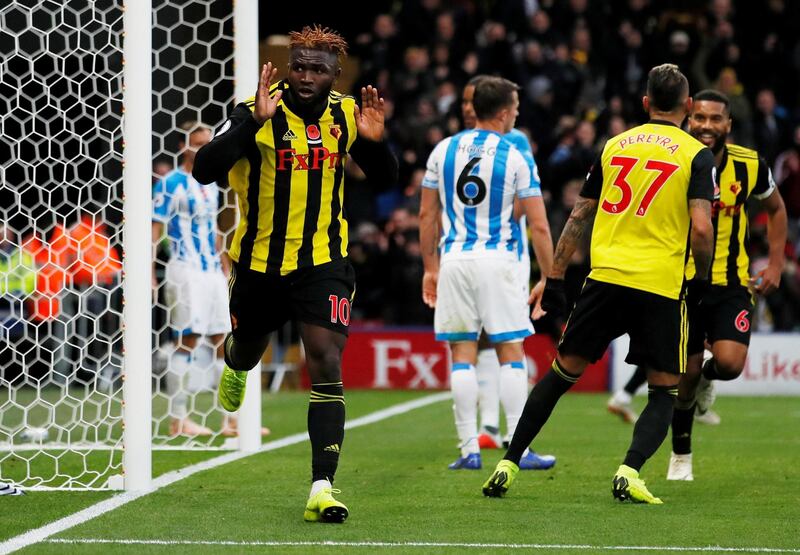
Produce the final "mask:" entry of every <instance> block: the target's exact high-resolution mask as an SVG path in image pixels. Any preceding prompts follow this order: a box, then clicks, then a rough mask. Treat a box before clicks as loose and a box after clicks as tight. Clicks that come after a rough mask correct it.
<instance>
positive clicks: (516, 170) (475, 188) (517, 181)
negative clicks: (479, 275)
mask: <svg viewBox="0 0 800 555" xmlns="http://www.w3.org/2000/svg"><path fill="white" fill-rule="evenodd" d="M518 133H519V132H518ZM522 136H523V137H524V135H522ZM514 140H518V139H516V138H515V139H514ZM526 143H527V139H526ZM528 149H530V147H528ZM422 186H423V187H426V188H429V189H437V190H438V191H439V198H440V200H441V203H442V206H443V207H444V210H443V211H442V239H441V243H440V249H441V255H442V260H443V261H444V260H446V259H447V258H455V257H457V258H477V257H485V256H487V255H489V256H491V255H492V254H493V253H496V254H499V255H503V256H508V255H509V254H511V255H512V256H513V257H514V258H517V259H518V258H519V249H520V248H521V246H522V243H521V242H522V233H523V230H521V229H520V226H519V222H517V221H515V220H514V198H515V196H516V197H519V198H528V197H533V196H541V194H542V192H541V188H540V186H539V179H538V173H537V171H536V165H535V163H534V161H533V155H532V154H530V155H529V156H528V157H526V156H525V155H524V154H523V153H522V152H521V151H520V149H519V148H518V147H517V146H515V145H514V144H513V143H512V141H510V140H508V139H506V138H504V137H503V136H502V135H501V134H499V133H496V132H494V131H487V130H485V129H471V130H467V131H462V132H461V133H458V134H457V135H453V136H452V137H448V138H446V139H445V140H443V141H442V142H440V143H439V144H438V145H436V148H434V150H433V152H432V153H431V155H430V157H429V158H428V166H427V171H426V173H425V178H424V179H423V181H422Z"/></svg>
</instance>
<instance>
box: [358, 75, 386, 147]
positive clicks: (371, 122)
mask: <svg viewBox="0 0 800 555" xmlns="http://www.w3.org/2000/svg"><path fill="white" fill-rule="evenodd" d="M355 116H356V128H357V129H358V134H359V136H361V137H364V138H365V139H369V140H371V141H380V140H381V139H382V138H383V123H384V117H385V116H384V103H383V99H382V98H379V97H378V89H376V88H375V87H373V86H372V85H367V86H366V87H361V108H359V107H358V105H357V104H356V110H355Z"/></svg>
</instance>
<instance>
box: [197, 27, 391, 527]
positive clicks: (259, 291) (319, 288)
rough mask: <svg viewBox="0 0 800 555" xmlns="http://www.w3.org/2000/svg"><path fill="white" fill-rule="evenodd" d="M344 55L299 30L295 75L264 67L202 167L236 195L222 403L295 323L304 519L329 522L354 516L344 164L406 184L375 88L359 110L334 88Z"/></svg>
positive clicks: (292, 51) (293, 38)
mask: <svg viewBox="0 0 800 555" xmlns="http://www.w3.org/2000/svg"><path fill="white" fill-rule="evenodd" d="M346 49H347V43H346V42H345V40H344V39H343V38H342V37H341V36H340V35H339V34H338V33H336V32H335V31H332V30H330V29H328V28H323V27H320V26H316V25H315V26H312V27H304V28H303V29H302V31H299V32H292V33H290V34H289V65H288V76H287V77H286V79H284V80H281V81H278V82H277V83H273V81H274V79H275V78H276V77H277V69H275V68H273V67H272V64H271V63H267V64H265V65H264V66H263V67H262V70H261V76H260V79H259V84H258V91H257V93H256V95H255V96H254V97H253V98H251V99H249V100H247V101H245V102H243V103H241V104H239V105H237V106H236V107H235V108H234V109H233V111H232V112H231V114H230V117H229V118H228V119H227V121H225V123H224V124H223V125H222V126H221V127H220V128H219V129H218V130H217V132H216V134H215V136H214V138H213V139H212V140H211V142H210V143H209V144H207V145H206V146H205V147H203V148H202V149H201V150H200V151H199V152H198V153H197V156H196V159H195V166H194V171H193V174H194V176H195V178H196V179H197V180H198V181H199V182H201V183H208V182H210V181H214V180H217V181H218V180H220V179H221V178H224V177H226V176H227V181H228V183H229V184H230V186H231V188H232V189H233V190H234V191H235V192H236V194H237V196H238V205H239V216H240V219H239V225H238V228H237V229H236V232H235V234H234V238H233V242H232V245H231V247H230V250H229V255H230V257H231V259H232V261H233V264H232V272H231V278H230V285H229V291H230V306H229V308H230V314H231V323H232V327H233V332H232V334H231V335H230V336H228V338H227V340H226V343H225V363H226V367H225V370H224V372H223V375H222V378H221V381H220V390H219V396H220V402H221V404H222V405H223V407H225V408H226V409H227V410H236V409H238V407H239V405H240V404H241V401H242V398H243V396H244V385H245V381H246V378H245V376H246V372H247V370H250V369H251V368H253V367H254V366H256V364H257V363H258V362H259V360H260V359H261V356H262V354H263V352H264V350H265V349H266V346H267V342H268V336H269V333H270V332H272V331H274V330H276V329H278V328H279V327H281V326H282V325H283V324H284V323H285V322H286V321H287V320H289V319H291V320H294V321H296V322H298V324H299V328H300V336H301V338H302V340H303V343H304V345H305V351H306V359H307V363H308V364H307V366H308V371H309V374H310V377H311V383H312V387H311V399H310V406H309V414H308V425H309V435H310V437H311V444H312V480H313V485H312V491H311V496H310V498H309V501H308V503H307V506H306V511H305V519H306V520H310V521H327V522H342V521H344V519H345V518H346V517H347V508H346V507H345V506H344V505H343V504H342V503H340V502H339V501H336V500H335V499H333V497H332V496H331V483H332V481H333V475H334V473H335V471H336V467H337V464H338V459H339V452H340V448H341V443H342V439H343V437H344V398H343V394H342V376H341V354H342V350H343V348H344V344H345V341H346V337H347V330H348V326H349V324H350V302H351V300H352V297H353V293H354V290H355V278H354V272H353V267H352V266H351V265H350V262H349V261H348V259H347V221H346V220H345V217H344V213H343V210H342V204H343V199H344V192H343V179H344V164H345V160H346V158H347V157H348V155H352V157H353V160H354V161H355V162H357V163H358V164H359V165H360V167H361V169H362V170H363V171H364V173H365V174H366V176H367V179H368V180H369V181H370V182H371V183H372V184H374V185H376V186H390V185H393V184H394V183H395V182H396V180H397V160H396V159H395V157H394V156H393V155H392V153H391V151H390V150H389V148H388V146H387V144H386V142H385V141H384V140H383V135H384V102H383V99H382V98H379V96H378V91H377V90H376V89H374V88H373V87H372V86H367V87H364V88H362V89H361V106H360V107H359V106H358V105H357V104H356V101H355V99H354V98H352V97H350V96H345V95H343V94H340V93H338V92H335V91H334V90H333V85H334V83H335V81H336V79H337V77H339V75H340V74H341V71H342V69H341V58H342V57H343V56H345V55H346Z"/></svg>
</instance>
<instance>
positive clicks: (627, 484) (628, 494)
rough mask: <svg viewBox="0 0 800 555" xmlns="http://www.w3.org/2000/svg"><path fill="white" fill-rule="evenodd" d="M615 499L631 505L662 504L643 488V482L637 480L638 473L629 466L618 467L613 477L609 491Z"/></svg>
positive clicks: (639, 479)
mask: <svg viewBox="0 0 800 555" xmlns="http://www.w3.org/2000/svg"><path fill="white" fill-rule="evenodd" d="M611 493H613V494H614V498H615V499H619V500H620V501H632V502H633V503H649V504H651V505H662V504H663V503H664V502H663V501H661V499H659V498H658V497H656V496H655V495H653V494H652V493H650V491H649V490H648V489H647V487H645V485H644V480H642V479H641V478H639V473H638V472H637V471H636V470H634V469H632V468H631V467H630V466H625V465H624V464H623V465H620V467H619V468H618V469H617V473H616V474H615V475H614V485H613V487H612V489H611Z"/></svg>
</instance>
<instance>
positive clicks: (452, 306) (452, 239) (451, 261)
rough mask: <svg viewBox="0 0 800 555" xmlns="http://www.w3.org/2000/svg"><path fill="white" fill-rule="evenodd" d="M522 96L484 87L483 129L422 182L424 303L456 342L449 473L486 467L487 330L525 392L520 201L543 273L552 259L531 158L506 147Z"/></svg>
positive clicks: (459, 143)
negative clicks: (483, 374)
mask: <svg viewBox="0 0 800 555" xmlns="http://www.w3.org/2000/svg"><path fill="white" fill-rule="evenodd" d="M518 90H519V87H518V86H517V85H515V84H514V83H512V82H510V81H508V80H506V79H501V78H499V77H485V78H482V79H481V80H479V81H478V83H476V84H475V92H474V98H473V107H474V110H475V114H476V118H477V121H476V125H475V128H474V129H468V130H465V131H462V132H461V133H458V134H456V135H454V136H452V137H448V138H447V139H445V140H443V141H442V142H440V143H439V144H438V145H437V146H436V147H435V148H434V150H433V152H432V153H431V155H430V157H429V159H428V164H427V172H426V174H425V178H424V179H423V182H422V186H423V190H422V200H421V206H420V243H421V248H422V255H423V262H424V265H425V274H424V276H423V282H422V296H423V300H424V301H425V303H426V304H428V305H429V306H431V307H435V309H436V312H435V315H434V328H435V330H436V338H437V339H439V340H442V341H447V342H449V343H450V349H451V351H452V355H453V356H452V373H451V379H450V381H451V388H452V391H453V400H454V410H455V420H456V429H457V431H458V436H459V441H460V449H461V454H460V456H459V458H458V459H457V460H456V461H455V462H454V463H453V464H452V465H450V468H451V469H479V468H480V467H481V458H480V449H479V446H478V428H477V403H478V379H477V376H476V373H475V363H476V358H477V351H478V336H479V334H480V332H481V330H485V331H486V334H487V337H488V339H489V341H490V342H491V343H493V344H494V345H495V350H496V353H497V357H498V359H499V361H500V366H501V372H503V371H505V370H504V367H507V370H508V371H510V372H513V373H515V374H516V375H520V376H523V380H522V384H521V387H523V388H524V389H523V391H525V390H527V373H526V372H525V362H524V351H523V350H522V341H523V340H524V339H525V337H527V336H529V335H530V334H531V333H532V332H533V330H532V328H531V323H530V318H529V315H528V308H527V300H528V299H527V297H528V296H527V280H522V279H521V278H520V272H519V264H520V262H519V255H518V251H517V249H518V245H519V242H520V240H521V237H520V236H521V230H520V227H519V224H518V221H517V220H516V219H515V218H514V200H515V198H519V199H520V202H521V204H522V207H523V209H524V211H525V213H526V214H527V216H528V219H529V221H530V227H531V233H532V237H533V246H534V251H535V252H536V257H537V260H538V261H539V264H540V265H541V266H542V268H543V269H544V270H545V271H548V270H549V269H550V266H551V264H552V259H553V243H552V239H551V237H550V227H549V225H548V223H547V215H546V213H545V209H544V202H543V201H542V197H541V189H540V188H539V181H538V179H535V178H534V174H533V172H534V171H535V168H534V167H533V165H532V163H531V162H532V158H531V159H530V160H529V159H526V158H525V157H524V156H523V154H522V153H521V152H520V151H519V149H518V148H517V147H516V146H514V145H513V144H512V143H511V142H510V141H508V140H507V139H505V138H504V136H505V134H507V133H508V132H509V131H511V129H512V128H513V127H514V122H515V120H516V117H517V110H518V107H519V96H518V92H517V91H518ZM443 207H444V210H443ZM440 229H441V231H442V232H441V233H440ZM440 239H441V241H440ZM440 243H441V244H440ZM440 250H441V256H440ZM440 260H441V263H440ZM529 274H530V272H528V275H529ZM543 287H544V283H541V282H540V283H539V284H537V285H536V287H535V290H536V291H537V294H536V295H535V297H536V298H538V297H539V296H540V295H541V290H542V288H543Z"/></svg>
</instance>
